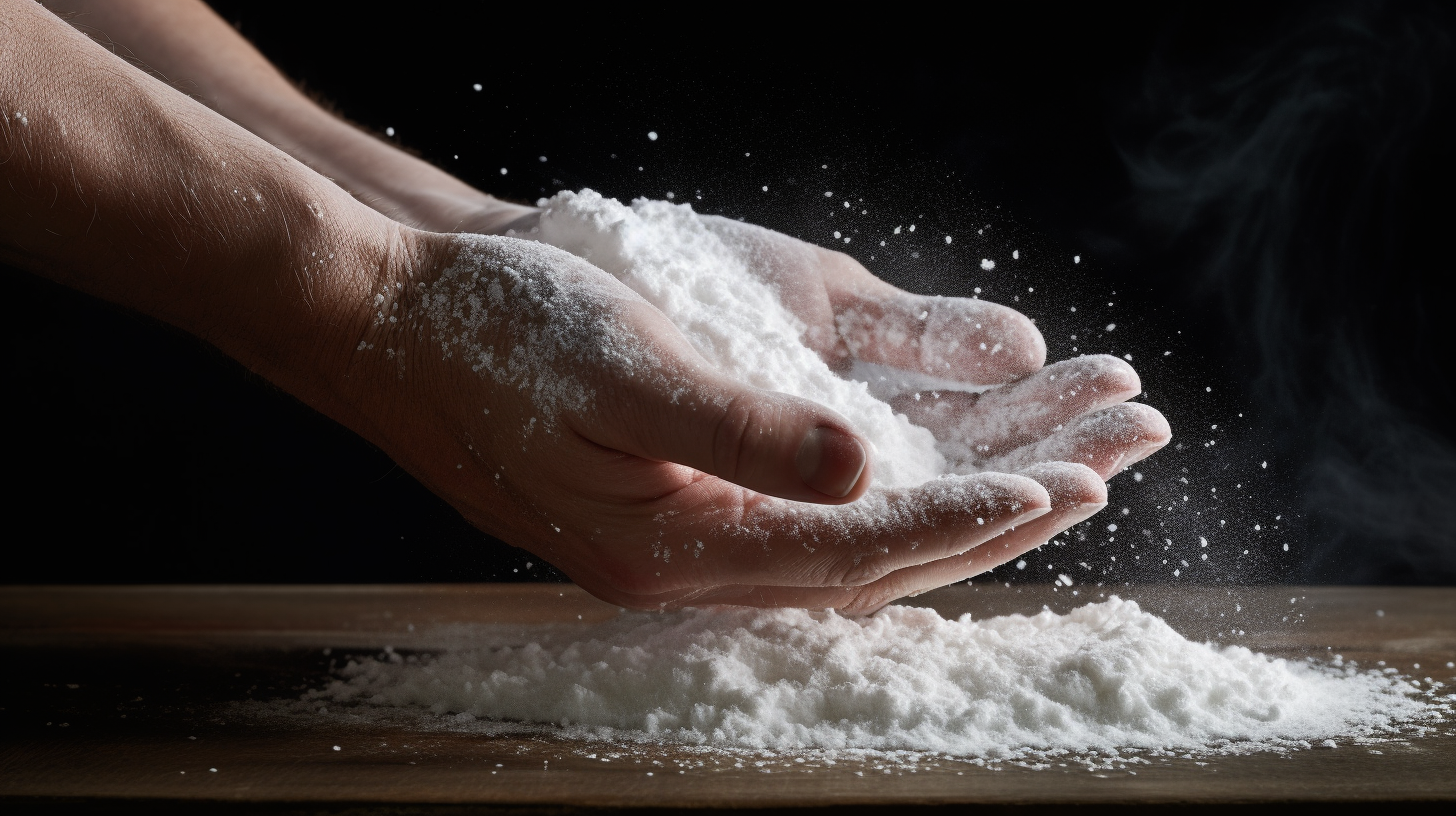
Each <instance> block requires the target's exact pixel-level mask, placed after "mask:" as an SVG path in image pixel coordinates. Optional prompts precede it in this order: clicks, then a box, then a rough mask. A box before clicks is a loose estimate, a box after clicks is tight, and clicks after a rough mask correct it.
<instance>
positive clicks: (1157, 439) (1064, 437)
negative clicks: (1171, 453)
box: [983, 402, 1173, 479]
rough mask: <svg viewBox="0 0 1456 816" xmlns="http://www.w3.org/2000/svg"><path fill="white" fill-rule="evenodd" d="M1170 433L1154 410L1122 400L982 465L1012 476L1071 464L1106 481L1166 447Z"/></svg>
mask: <svg viewBox="0 0 1456 816" xmlns="http://www.w3.org/2000/svg"><path fill="white" fill-rule="evenodd" d="M1172 435H1173V432H1172V430H1171V429H1169V427H1168V420H1167V419H1165V418H1164V417H1163V415H1162V414H1160V413H1158V411H1157V409H1155V408H1152V407H1151V406H1148V405H1143V404H1141V403H1137V402H1124V403H1122V404H1120V405H1115V406H1113V407H1111V408H1103V409H1102V410H1100V411H1094V412H1092V413H1090V414H1087V415H1085V416H1082V417H1080V418H1078V419H1076V420H1073V421H1072V422H1070V423H1068V424H1067V425H1066V426H1065V427H1064V428H1062V430H1060V431H1057V432H1056V433H1054V434H1052V435H1051V436H1049V437H1047V438H1046V439H1043V440H1040V441H1038V442H1033V443H1031V444H1029V445H1024V446H1022V447H1020V448H1017V449H1016V450H1014V451H1010V452H1008V453H1006V454H1004V455H1002V456H997V457H992V458H991V459H988V460H986V461H985V462H984V463H983V465H984V466H985V467H987V468H989V469H992V470H996V471H1011V472H1018V471H1021V470H1023V469H1025V468H1028V467H1031V466H1032V465H1036V464H1038V463H1041V462H1077V463H1079V464H1084V465H1086V466H1087V467H1090V468H1092V469H1093V470H1094V471H1096V472H1097V474H1098V475H1100V476H1101V477H1102V478H1104V479H1110V478H1112V477H1113V476H1115V475H1116V474H1117V473H1119V472H1120V471H1121V470H1122V469H1123V468H1125V467H1127V466H1128V465H1131V464H1133V463H1134V462H1137V461H1140V460H1142V459H1145V458H1147V457H1148V456H1151V455H1152V454H1153V452H1154V451H1157V450H1158V449H1159V448H1161V447H1163V446H1164V445H1166V444H1168V440H1169V439H1171V438H1172Z"/></svg>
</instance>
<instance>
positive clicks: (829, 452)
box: [797, 428, 869, 499]
mask: <svg viewBox="0 0 1456 816" xmlns="http://www.w3.org/2000/svg"><path fill="white" fill-rule="evenodd" d="M868 459H869V457H867V456H865V451H864V448H863V447H861V446H860V444H859V440H858V439H855V438H854V437H852V436H850V435H849V434H847V433H843V432H842V431H837V430H835V429H833V428H815V429H814V430H812V431H810V432H808V433H807V434H805V435H804V441H803V442H802V443H801V444H800V445H799V455H798V458H797V464H798V466H799V476H800V478H802V479H803V480H804V484H806V485H808V486H809V487H811V488H813V489H815V490H817V491H819V492H820V493H823V494H825V495H826V496H833V497H834V498H836V499H839V498H843V497H845V496H848V495H849V492H850V491H851V490H853V489H854V486H855V485H856V484H858V483H859V477H860V475H861V474H863V473H864V469H865V463H866V462H867V461H868Z"/></svg>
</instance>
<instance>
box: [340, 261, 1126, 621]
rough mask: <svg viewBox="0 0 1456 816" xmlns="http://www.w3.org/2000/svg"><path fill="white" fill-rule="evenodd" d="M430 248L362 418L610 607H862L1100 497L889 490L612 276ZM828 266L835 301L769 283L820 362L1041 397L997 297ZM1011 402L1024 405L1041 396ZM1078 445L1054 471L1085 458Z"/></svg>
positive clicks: (1029, 349)
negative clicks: (890, 282)
mask: <svg viewBox="0 0 1456 816" xmlns="http://www.w3.org/2000/svg"><path fill="white" fill-rule="evenodd" d="M769 235H770V236H772V235H773V234H772V233H770V234H769ZM780 238H782V237H781V236H778V237H775V238H773V239H772V240H779V239H780ZM420 240H421V241H422V242H425V243H427V244H428V243H434V244H436V245H435V246H434V247H433V248H431V249H428V250H427V251H425V252H423V253H421V256H420V257H425V258H434V259H436V260H433V261H430V262H426V263H422V264H419V265H417V267H416V268H412V269H409V270H407V271H406V272H404V273H403V274H401V275H398V276H396V279H395V280H393V281H392V283H391V285H387V286H385V287H383V288H381V291H379V292H378V293H376V294H375V300H376V301H378V302H377V303H375V304H374V305H373V311H374V321H373V322H374V328H373V330H372V331H371V334H370V335H369V336H368V337H366V338H364V339H363V340H362V341H361V343H360V346H361V348H360V349H359V351H358V352H357V353H356V354H357V355H358V359H357V360H356V362H355V364H354V366H353V367H352V368H353V371H352V372H351V375H350V379H351V380H352V381H353V387H355V388H361V389H362V392H361V393H372V394H379V393H391V394H392V396H391V398H389V399H383V400H381V399H373V400H369V399H364V400H361V404H364V403H367V404H370V405H371V408H370V411H369V413H370V416H369V417H368V420H367V422H363V423H358V424H361V425H365V426H367V427H368V428H370V429H372V431H373V432H372V433H368V434H367V435H369V436H371V438H373V439H374V440H375V441H376V442H378V443H379V444H380V445H381V446H383V447H384V448H385V449H386V450H387V451H389V452H390V453H391V454H392V455H394V456H395V457H396V458H397V459H398V460H399V461H400V462H401V463H402V464H403V465H404V466H405V467H406V468H407V469H409V470H410V471H411V472H413V473H415V474H416V475H417V476H419V477H420V478H421V479H422V480H423V481H424V482H425V483H426V484H427V485H429V486H430V487H431V488H432V489H434V490H435V491H436V492H438V493H440V494H441V495H442V496H444V497H445V498H446V499H447V500H449V501H450V502H451V503H452V504H453V505H454V506H455V507H457V508H458V509H459V510H460V511H461V512H462V513H463V514H464V515H465V516H466V517H467V518H468V519H469V520H470V521H472V522H473V523H474V524H476V525H477V526H479V527H481V528H482V529H484V530H487V531H489V532H491V533H493V534H495V535H496V536H498V537H500V538H502V539H504V540H506V541H510V542H512V543H515V544H518V545H520V546H523V547H525V548H526V549H528V550H530V551H532V552H534V553H537V554H539V555H541V556H542V557H543V558H544V559H546V560H548V561H550V562H551V563H552V564H554V565H556V566H557V567H558V568H560V569H561V570H562V571H563V572H565V573H566V574H567V575H568V576H570V577H571V578H572V579H573V580H575V581H576V582H578V583H579V584H580V585H582V586H583V587H585V588H586V589H588V590H589V591H592V592H593V593H594V594H597V595H599V596H600V597H603V598H605V599H607V600H610V601H612V602H615V603H618V604H621V605H624V606H631V607H634V608H664V607H676V606H682V605H686V604H690V603H704V602H710V601H720V602H733V603H748V604H756V605H786V604H792V605H811V606H820V607H837V608H843V609H847V610H854V611H865V610H869V609H873V608H877V607H878V606H880V605H883V604H884V603H886V602H888V601H890V600H893V599H894V598H895V597H899V596H901V595H904V594H908V593H911V592H915V591H919V590H923V589H927V588H930V587H933V586H939V585H942V584H945V583H949V582H950V581H953V580H958V579H959V578H961V577H965V576H966V575H970V574H974V573H976V572H980V571H982V570H984V569H987V568H989V567H990V566H994V565H995V564H996V563H999V562H1000V561H1002V560H1005V559H1006V558H1011V557H1015V556H1016V555H1019V554H1020V553H1021V552H1023V551H1025V550H1026V549H1029V548H1030V547H1033V546H1036V545H1038V544H1040V543H1042V542H1044V541H1046V540H1047V539H1048V538H1049V537H1051V536H1052V535H1054V534H1055V533H1056V532H1059V531H1060V530H1062V529H1065V527H1067V526H1069V525H1070V524H1073V523H1075V522H1077V521H1080V520H1082V519H1083V518H1085V517H1087V516H1088V515H1090V514H1091V513H1093V512H1095V511H1096V510H1097V509H1099V508H1100V507H1101V506H1102V504H1103V502H1104V501H1105V493H1104V489H1103V486H1102V480H1101V479H1100V478H1098V476H1099V474H1098V473H1095V472H1093V471H1092V470H1090V469H1088V468H1087V467H1086V466H1084V465H1080V464H1066V463H1045V462H1037V461H1035V459H1034V456H1035V453H1034V452H1028V453H1027V454H1025V455H1024V456H1023V458H1024V459H1026V461H1024V462H1021V463H1019V464H1020V466H1019V468H1018V469H1019V470H1021V473H1019V474H1013V473H1001V472H991V471H987V472H982V473H970V474H966V475H960V476H951V477H947V478H943V479H938V480H935V481H932V482H930V483H927V484H925V485H922V486H920V487H915V488H908V489H898V490H879V489H872V488H871V487H870V482H871V479H870V478H869V472H870V469H871V468H872V467H873V464H872V463H870V462H868V457H867V455H866V450H867V448H866V445H865V443H864V441H863V440H862V439H860V438H859V437H858V435H857V433H856V432H855V430H854V429H853V428H852V427H851V426H850V425H849V424H848V423H847V422H846V421H845V420H843V419H842V418H841V417H839V416H837V415H835V414H834V413H833V412H831V411H829V410H827V409H825V408H823V407H822V406H819V405H816V404H814V403H812V402H808V401H806V400H801V399H797V398H794V397H790V396H787V395H784V394H780V393H774V392H767V391H761V390H758V389H754V388H751V387H748V386H745V385H743V384H742V383H739V382H737V381H734V380H732V379H729V378H726V377H724V376H722V375H721V374H719V373H718V372H717V371H715V370H714V369H713V368H712V367H710V366H708V365H707V364H706V363H705V362H704V361H703V360H702V358H701V357H700V356H699V355H698V354H697V353H696V352H695V351H694V350H693V349H692V347H691V346H690V345H689V344H688V342H687V341H686V340H685V338H683V337H682V335H681V334H680V333H679V332H678V331H677V329H676V328H675V327H674V326H673V325H672V324H671V323H670V322H669V321H668V320H667V319H666V318H665V317H664V316H663V315H662V314H661V313H660V312H658V311H657V310H656V309H654V308H653V307H651V306H650V305H649V304H647V303H646V302H645V301H643V300H642V299H641V298H640V297H638V296H637V295H636V294H635V293H633V292H632V291H631V290H630V289H628V288H627V287H626V286H624V285H623V284H621V283H620V282H619V281H617V280H616V279H615V278H613V277H611V276H610V275H608V274H606V273H604V272H602V271H601V270H599V269H597V268H595V267H593V266H591V265H589V264H587V263H585V262H584V261H581V260H579V259H577V258H575V257H574V256H571V255H569V254H567V253H565V252H562V251H559V250H556V249H553V248H550V247H546V246H543V245H541V244H537V243H532V242H527V241H518V240H513V239H510V238H502V237H485V236H462V237H457V238H452V239H446V238H444V237H443V236H429V235H425V236H423V237H421V238H420ZM783 240H785V241H788V240H791V239H783ZM442 241H443V243H440V242H442ZM804 247H807V245H800V246H797V247H794V248H793V249H794V251H795V252H800V253H801V257H803V258H804V259H805V260H804V261H801V262H809V263H812V260H811V259H812V258H813V254H812V253H819V252H823V251H822V250H815V249H813V248H808V251H809V253H811V254H809V255H803V254H802V249H803V248H804ZM751 249H752V250H753V251H765V250H764V249H763V248H762V247H761V246H758V247H751ZM825 256H826V257H827V261H828V262H827V263H826V264H824V265H822V266H820V267H818V273H819V274H820V275H821V280H823V281H825V283H823V284H820V285H819V286H818V287H815V286H813V285H799V284H802V281H803V276H804V275H805V272H804V271H803V270H805V269H808V270H809V271H813V270H814V267H813V266H809V267H791V266H787V265H786V264H785V263H784V262H783V261H782V260H780V261H779V264H778V265H777V266H772V265H770V264H765V268H766V269H772V270H775V271H774V272H773V274H776V275H778V276H780V278H779V282H778V283H776V285H779V286H780V291H781V292H783V293H784V296H785V299H786V301H787V302H789V303H791V304H793V307H794V308H795V310H796V311H798V312H799V313H800V314H803V313H804V312H803V311H801V310H804V309H816V310H818V314H820V315H822V317H821V318H820V319H819V320H818V322H814V323H811V322H810V321H808V320H806V321H805V323H806V325H809V326H810V327H811V330H812V329H813V328H815V327H817V328H818V329H819V330H820V332H819V337H818V339H817V341H816V343H817V345H816V348H819V349H821V353H822V354H824V355H826V359H830V360H834V361H836V363H837V364H838V365H841V366H843V365H845V364H846V362H847V361H852V359H855V358H856V355H858V359H866V358H868V359H870V360H874V361H877V362H884V363H886V364H896V365H899V366H901V367H906V368H914V367H917V366H918V367H919V368H921V369H925V368H930V369H931V370H935V371H937V372H940V373H941V374H942V376H943V375H944V373H945V371H946V368H945V366H946V363H948V362H949V363H950V365H952V366H968V367H972V370H975V371H977V372H981V373H978V375H977V378H978V379H979V380H980V381H981V382H983V383H984V382H985V381H986V380H987V379H995V378H1000V379H1003V380H1004V379H1010V378H1013V377H1021V378H1023V383H1030V382H1033V379H1025V375H1026V373H1027V372H1030V371H1035V370H1036V369H1037V368H1038V366H1039V364H1040V362H1041V359H1040V357H1041V354H1042V348H1043V346H1042V345H1041V341H1040V337H1039V335H1038V334H1037V333H1036V330H1035V328H1034V327H1033V326H1031V324H1030V322H1029V321H1027V320H1026V319H1025V318H1023V317H1021V316H1020V315H1018V314H1016V313H1015V312H1012V311H1011V310H1007V309H1003V308H1001V307H997V306H994V305H992V304H987V303H984V302H980V301H959V300H954V299H917V298H916V297H915V296H911V295H907V294H905V293H902V292H899V291H898V290H894V289H893V288H891V287H888V286H885V285H884V284H881V283H879V282H878V281H877V280H875V279H873V277H872V276H869V275H868V273H866V272H863V270H862V269H860V270H859V272H860V273H861V274H862V275H863V277H858V276H857V275H856V273H855V267H853V266H849V265H847V264H846V263H845V262H846V261H847V259H846V258H844V256H838V255H836V254H833V253H825ZM850 263H852V262H850ZM792 269H799V270H801V271H799V272H797V273H794V272H790V271H788V270H792ZM917 307H919V312H918V313H917V312H916V308H917ZM872 314H878V315H881V316H882V317H881V320H880V322H879V323H878V324H875V323H874V321H872V320H870V319H868V318H866V317H865V315H872ZM932 314H933V315H935V316H936V318H935V319H934V320H932V319H930V318H931V315H932ZM885 316H888V317H885ZM896 321H898V323H897V322H896ZM977 324H979V325H977ZM886 326H889V330H882V329H884V327H886ZM982 342H985V343H986V348H985V349H981V348H980V344H981V343H982ZM998 344H999V348H996V347H997V345H998ZM967 346H969V349H967ZM927 347H929V348H927ZM992 349H995V350H994V351H993V350H992ZM1124 368H1125V367H1124ZM1048 370H1050V369H1048ZM1119 373H1121V372H1119ZM1127 373H1128V374H1130V371H1129V372H1127ZM391 380H392V381H393V382H389V381H391ZM1099 382H1100V381H1099ZM1135 382H1136V380H1135V377H1133V378H1132V384H1133V385H1134V386H1135ZM1126 385H1127V384H1126V383H1124V384H1123V386H1124V388H1123V390H1126ZM1099 387H1100V386H1099ZM1013 391H1014V389H1008V391H1007V394H1008V395H1010V397H1009V398H1008V399H1007V404H1012V405H1014V404H1017V400H1018V399H1022V400H1026V399H1032V400H1035V399H1042V400H1044V398H1045V395H1042V394H1040V393H1039V392H1032V391H1026V392H1025V394H1024V395H1023V396H1022V397H1020V398H1018V397H1015V396H1014V393H1013ZM1134 391H1135V388H1134ZM988 393H992V394H994V393H996V392H988ZM927 404H928V403H927ZM977 404H981V405H982V410H985V408H986V407H987V406H990V405H991V404H992V401H991V400H990V399H989V398H982V399H977V400H974V401H972V402H971V404H970V405H969V406H961V405H950V407H949V408H947V409H945V410H944V411H943V413H944V416H940V415H936V416H933V417H932V416H927V417H925V418H924V421H925V424H927V426H928V427H940V428H942V430H943V432H945V433H949V434H952V435H954V434H962V435H964V433H965V432H964V430H963V429H961V428H960V427H959V426H957V425H956V424H955V423H956V422H961V423H972V424H974V421H975V419H974V418H975V416H976V414H975V405H977ZM1088 404H1090V403H1088ZM1084 413H1085V412H1084ZM936 420H939V421H938V422H937V421H936ZM1003 424H1005V423H1003ZM1018 433H1019V434H1020V435H1019V436H1018ZM1028 433H1030V434H1031V436H1037V435H1036V434H1035V433H1034V432H1031V431H1027V430H1024V429H1023V430H1021V431H1017V430H1014V429H1013V430H1011V431H1009V432H1008V434H1006V435H1005V439H1004V440H1001V445H1000V447H1006V446H1007V445H1009V444H1010V443H1011V442H1013V441H1017V440H1020V439H1021V437H1022V436H1026V435H1027V434H1028ZM1055 438H1058V437H1057V435H1056V433H1052V434H1049V435H1041V436H1040V437H1038V438H1037V441H1038V442H1040V443H1047V440H1048V439H1055ZM1144 441H1145V444H1143V445H1142V446H1138V445H1128V444H1125V443H1123V442H1120V441H1115V442H1114V443H1113V444H1112V448H1113V454H1112V455H1113V456H1115V457H1120V458H1121V459H1127V458H1128V456H1131V455H1138V453H1139V452H1141V451H1142V450H1143V449H1144V448H1146V447H1148V445H1149V444H1152V443H1148V442H1147V441H1146V440H1144ZM1071 444H1072V445H1073V448H1075V450H1072V449H1069V451H1070V453H1069V455H1065V456H1059V457H1058V458H1061V459H1086V458H1087V457H1085V456H1080V455H1078V454H1079V453H1081V452H1082V448H1080V447H1077V445H1076V442H1075V440H1074V441H1073V442H1072V443H1071ZM1082 447H1086V446H1085V445H1083V446H1082ZM1025 448H1026V445H1025V444H1023V445H1020V446H1013V447H1012V448H1010V449H1009V450H1011V451H1019V450H1023V449H1025ZM998 450H999V448H998ZM1058 452H1059V453H1060V452H1061V451H1060V450H1059V451H1058ZM1100 462H1101V460H1098V462H1097V463H1100ZM1101 475H1106V474H1101Z"/></svg>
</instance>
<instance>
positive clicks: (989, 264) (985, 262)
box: [981, 258, 996, 272]
mask: <svg viewBox="0 0 1456 816" xmlns="http://www.w3.org/2000/svg"><path fill="white" fill-rule="evenodd" d="M981 268H982V269H984V270H986V271H987V272H990V271H991V270H992V269H995V268H996V262H995V261H993V260H990V259H988V258H982V259H981Z"/></svg>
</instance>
